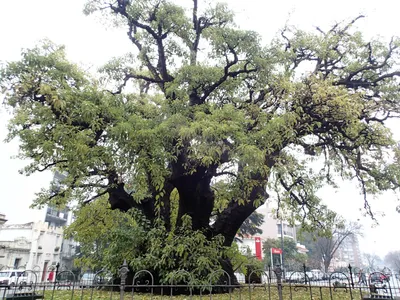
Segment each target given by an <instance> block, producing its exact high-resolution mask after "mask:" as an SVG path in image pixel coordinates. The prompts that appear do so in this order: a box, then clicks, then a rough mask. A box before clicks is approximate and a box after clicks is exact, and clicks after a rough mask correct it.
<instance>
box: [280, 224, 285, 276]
mask: <svg viewBox="0 0 400 300" xmlns="http://www.w3.org/2000/svg"><path fill="white" fill-rule="evenodd" d="M281 248H282V254H281V266H282V270H283V272H285V259H284V258H285V255H284V252H285V251H284V250H283V222H282V219H281ZM284 275H285V274H284Z"/></svg>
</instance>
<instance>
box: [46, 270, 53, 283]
mask: <svg viewBox="0 0 400 300" xmlns="http://www.w3.org/2000/svg"><path fill="white" fill-rule="evenodd" d="M53 279H54V270H51V272H50V273H49V277H47V281H49V282H52V281H53Z"/></svg>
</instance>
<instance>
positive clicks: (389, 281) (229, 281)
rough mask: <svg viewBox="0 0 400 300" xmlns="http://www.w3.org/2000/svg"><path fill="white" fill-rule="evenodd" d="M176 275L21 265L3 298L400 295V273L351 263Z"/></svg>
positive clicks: (2, 284) (3, 287) (0, 292)
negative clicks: (321, 270)
mask: <svg viewBox="0 0 400 300" xmlns="http://www.w3.org/2000/svg"><path fill="white" fill-rule="evenodd" d="M0 272H1V271H0ZM51 272H54V273H53V275H51ZM15 273H17V272H15ZM3 275H4V274H3ZM11 275H14V277H13V276H11ZM128 275H130V276H128ZM173 275H174V276H172V277H171V280H170V282H169V283H168V284H157V283H156V281H155V277H154V276H153V274H152V273H151V272H150V271H148V270H141V271H138V272H136V273H135V274H129V269H128V266H127V264H126V263H124V264H123V265H122V266H121V268H120V269H119V272H118V274H117V275H112V274H109V273H108V272H106V271H99V272H85V273H82V274H78V273H76V272H72V271H68V270H60V271H59V270H46V271H44V272H39V271H36V270H20V271H19V272H18V274H11V273H10V274H9V278H8V279H7V280H4V279H2V281H0V299H20V300H22V299H60V300H63V299H71V300H75V299H82V300H86V299H90V300H92V299H111V300H112V299H120V300H122V299H181V300H183V299H216V300H222V299H254V300H258V299H268V300H273V299H277V300H282V299H290V300H297V299H298V300H300V299H306V300H307V299H310V300H315V299H320V300H322V299H330V300H333V299H338V300H346V299H400V276H399V274H394V273H390V274H388V273H386V274H384V273H383V272H371V273H368V274H364V275H365V276H363V275H362V273H360V274H357V273H356V274H354V272H353V269H352V268H351V266H349V268H348V270H343V272H333V273H329V274H323V275H322V276H321V275H313V274H312V272H307V271H306V268H305V267H304V270H303V271H294V272H286V274H285V273H284V272H283V270H282V269H281V268H279V267H278V268H275V269H271V268H267V269H266V270H253V271H252V272H250V274H247V275H246V276H243V277H241V278H240V276H238V277H239V278H238V279H239V280H235V279H236V278H231V277H230V276H229V275H228V274H227V273H226V272H224V271H215V272H212V273H211V274H209V281H208V283H207V284H202V285H199V284H196V280H195V278H193V276H192V274H191V273H189V272H187V271H185V270H177V271H176V272H174V274H173ZM2 278H4V277H2ZM216 278H218V281H215V280H214V279H216ZM215 282H218V283H215Z"/></svg>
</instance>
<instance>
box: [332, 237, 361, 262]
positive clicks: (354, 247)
mask: <svg viewBox="0 0 400 300" xmlns="http://www.w3.org/2000/svg"><path fill="white" fill-rule="evenodd" d="M349 264H350V265H351V266H352V267H357V268H361V267H362V265H363V263H362V256H361V251H360V245H359V243H358V238H357V236H355V235H352V236H349V237H347V238H346V239H344V241H343V242H342V244H341V245H340V246H339V248H338V250H337V251H336V253H335V257H334V258H333V259H332V263H331V268H332V269H338V268H343V267H347V266H348V265H349Z"/></svg>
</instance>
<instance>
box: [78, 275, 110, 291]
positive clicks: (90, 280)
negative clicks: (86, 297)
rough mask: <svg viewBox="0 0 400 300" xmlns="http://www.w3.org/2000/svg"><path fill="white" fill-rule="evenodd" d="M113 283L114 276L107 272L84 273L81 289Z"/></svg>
mask: <svg viewBox="0 0 400 300" xmlns="http://www.w3.org/2000/svg"><path fill="white" fill-rule="evenodd" d="M111 283H112V275H111V274H109V273H106V272H100V273H91V272H87V273H84V274H83V275H82V277H81V280H80V283H79V286H80V287H81V288H85V287H92V286H95V285H96V286H98V285H107V284H111Z"/></svg>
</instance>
